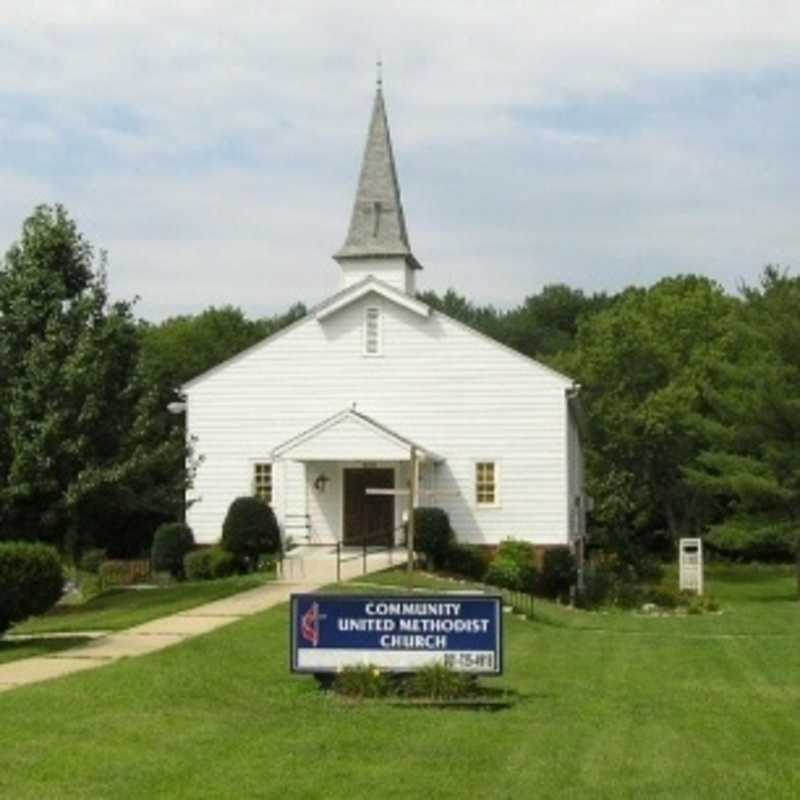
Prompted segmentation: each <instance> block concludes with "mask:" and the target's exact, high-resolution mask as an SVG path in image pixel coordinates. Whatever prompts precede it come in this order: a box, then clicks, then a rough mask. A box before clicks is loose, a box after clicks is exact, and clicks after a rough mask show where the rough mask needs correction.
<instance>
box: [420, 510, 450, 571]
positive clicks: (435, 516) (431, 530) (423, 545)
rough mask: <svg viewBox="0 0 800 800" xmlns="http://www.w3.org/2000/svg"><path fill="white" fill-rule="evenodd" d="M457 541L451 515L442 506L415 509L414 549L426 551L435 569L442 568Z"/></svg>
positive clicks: (426, 555) (427, 557) (421, 551)
mask: <svg viewBox="0 0 800 800" xmlns="http://www.w3.org/2000/svg"><path fill="white" fill-rule="evenodd" d="M454 543H455V535H454V534H453V529H452V528H451V527H450V517H448V516H447V512H446V511H445V510H444V509H441V508H415V509H414V549H416V550H418V551H419V552H420V553H424V554H425V557H426V559H427V560H428V561H430V562H431V563H432V565H433V567H434V569H442V568H443V567H444V566H445V564H446V563H447V556H448V554H449V552H450V549H451V547H452V546H453V545H454Z"/></svg>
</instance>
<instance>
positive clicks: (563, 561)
mask: <svg viewBox="0 0 800 800" xmlns="http://www.w3.org/2000/svg"><path fill="white" fill-rule="evenodd" d="M577 580H578V563H577V561H576V560H575V556H574V555H573V554H572V553H570V551H569V550H567V549H566V548H562V547H560V548H558V549H554V550H546V551H545V553H544V557H543V558H542V569H541V572H540V574H539V592H540V593H541V594H543V595H544V596H545V597H549V598H551V599H553V600H556V599H562V600H563V599H564V598H566V597H568V596H569V590H570V588H571V587H572V586H574V585H575V583H576V581H577Z"/></svg>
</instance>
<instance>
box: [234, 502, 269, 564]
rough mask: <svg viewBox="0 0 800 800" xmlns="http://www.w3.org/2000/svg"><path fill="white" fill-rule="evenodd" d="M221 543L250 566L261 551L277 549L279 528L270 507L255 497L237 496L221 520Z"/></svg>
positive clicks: (255, 561) (256, 559) (255, 562)
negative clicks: (223, 519)
mask: <svg viewBox="0 0 800 800" xmlns="http://www.w3.org/2000/svg"><path fill="white" fill-rule="evenodd" d="M222 547H223V549H225V550H227V551H228V552H230V553H233V555H234V556H236V557H237V558H238V559H239V560H240V561H241V562H242V563H243V564H247V565H248V566H249V567H250V568H251V569H252V568H254V566H255V565H256V564H257V563H258V558H259V556H260V555H263V554H264V553H268V554H273V553H277V552H279V551H280V547H281V536H280V529H279V528H278V521H277V520H276V519H275V514H274V512H273V511H272V509H271V508H270V507H269V506H268V505H267V504H266V503H264V501H263V500H260V499H259V498H257V497H237V498H236V499H235V500H234V501H233V502H232V503H231V505H230V508H229V509H228V513H227V514H226V515H225V522H223V524H222Z"/></svg>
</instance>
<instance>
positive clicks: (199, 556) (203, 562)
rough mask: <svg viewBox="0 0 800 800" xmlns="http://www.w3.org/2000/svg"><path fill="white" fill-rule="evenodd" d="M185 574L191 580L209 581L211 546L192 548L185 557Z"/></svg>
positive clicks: (210, 576) (210, 575)
mask: <svg viewBox="0 0 800 800" xmlns="http://www.w3.org/2000/svg"><path fill="white" fill-rule="evenodd" d="M183 574H184V575H185V576H186V578H187V579H188V580H190V581H208V580H211V578H212V577H213V576H212V574H211V548H208V547H204V548H203V549H202V550H192V552H191V553H187V554H186V555H185V556H184V557H183Z"/></svg>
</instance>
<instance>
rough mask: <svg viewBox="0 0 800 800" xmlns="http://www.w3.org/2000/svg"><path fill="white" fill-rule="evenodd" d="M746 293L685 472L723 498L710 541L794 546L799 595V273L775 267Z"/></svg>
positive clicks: (742, 547)
mask: <svg viewBox="0 0 800 800" xmlns="http://www.w3.org/2000/svg"><path fill="white" fill-rule="evenodd" d="M743 295H744V303H743V304H741V306H740V307H739V308H738V310H737V314H736V316H735V318H734V319H733V321H732V325H731V337H732V339H733V342H734V346H733V347H732V348H731V355H730V358H729V359H728V360H727V361H726V362H723V363H720V364H719V365H718V366H717V373H718V374H717V379H716V381H715V385H714V386H713V387H709V388H708V391H707V396H706V402H707V406H708V413H707V414H706V415H705V417H704V418H703V419H700V420H698V430H699V431H700V432H701V433H702V435H703V437H704V438H703V444H704V446H703V449H702V452H700V453H699V455H698V457H697V459H696V461H695V462H694V463H693V464H691V465H690V466H689V467H688V468H687V469H686V475H687V478H688V480H689V481H690V482H691V483H692V484H693V485H694V486H695V487H697V488H698V489H699V490H701V491H704V492H706V494H707V495H708V496H709V497H710V498H712V499H713V500H715V501H716V504H717V517H716V519H715V520H714V521H713V523H714V524H713V525H712V526H711V529H710V533H709V538H710V540H711V542H712V543H713V544H715V545H716V546H718V547H722V548H724V549H726V550H730V551H739V552H744V553H748V554H750V555H754V556H761V557H764V556H785V555H786V554H788V553H791V552H795V553H796V554H797V557H798V559H799V561H798V591H799V592H800V278H796V277H795V278H792V277H790V276H788V275H787V274H786V273H783V272H781V271H780V270H779V269H778V268H775V267H768V268H767V269H766V270H765V271H764V274H763V276H762V280H761V284H760V286H759V287H757V288H745V289H744V290H743Z"/></svg>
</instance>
